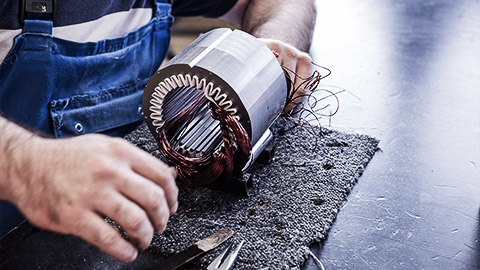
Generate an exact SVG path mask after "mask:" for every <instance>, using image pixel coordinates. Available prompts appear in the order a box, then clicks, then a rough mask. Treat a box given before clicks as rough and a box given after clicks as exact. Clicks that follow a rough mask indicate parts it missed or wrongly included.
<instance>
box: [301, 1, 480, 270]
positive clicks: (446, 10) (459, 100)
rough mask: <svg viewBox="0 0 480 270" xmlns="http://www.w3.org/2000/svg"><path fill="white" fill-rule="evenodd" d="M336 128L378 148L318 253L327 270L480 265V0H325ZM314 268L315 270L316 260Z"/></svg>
mask: <svg viewBox="0 0 480 270" xmlns="http://www.w3.org/2000/svg"><path fill="white" fill-rule="evenodd" d="M318 3H319V5H318V12H319V13H318V18H317V30H316V33H315V38H314V42H313V47H312V54H313V58H314V61H315V62H317V63H319V64H321V65H324V66H327V67H329V68H330V69H332V70H333V75H332V76H331V77H329V78H327V79H326V80H325V81H324V82H323V83H328V84H332V85H335V86H340V87H343V88H346V89H348V90H349V91H352V92H353V93H354V94H355V95H356V96H358V97H359V98H360V100H359V99H357V98H355V97H353V96H351V95H348V94H347V95H343V96H342V100H341V102H342V103H341V108H340V111H339V113H338V114H337V115H336V116H335V118H333V119H332V127H333V128H335V129H342V130H346V131H357V132H359V133H363V134H369V135H371V136H374V137H375V138H377V139H379V140H380V145H379V147H380V148H381V149H382V152H378V153H377V154H376V155H375V156H374V158H373V159H372V161H371V162H370V164H369V165H368V168H367V170H366V171H365V173H364V174H363V176H362V177H361V178H360V181H359V182H358V183H357V184H356V185H355V186H354V188H353V191H352V193H351V194H350V195H349V197H348V199H347V203H346V204H345V205H344V207H343V208H342V209H341V210H340V212H339V214H338V216H337V220H336V221H335V223H334V225H333V227H332V229H331V231H330V233H329V236H328V239H327V240H326V241H325V242H324V243H323V244H322V247H317V248H316V249H315V254H317V256H319V257H320V259H321V261H322V262H323V264H324V265H325V267H326V269H422V268H424V269H480V225H479V216H480V213H479V208H480V3H479V1H474V0H459V1H447V0H436V1H418V0H406V1H393V0H387V1H374V0H365V1H354V0H342V1H319V2H318ZM306 268H307V269H316V265H315V263H314V262H313V261H310V262H309V263H308V264H307V267H306Z"/></svg>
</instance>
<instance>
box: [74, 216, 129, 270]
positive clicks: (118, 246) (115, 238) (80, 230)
mask: <svg viewBox="0 0 480 270" xmlns="http://www.w3.org/2000/svg"><path fill="white" fill-rule="evenodd" d="M76 224H77V226H76V228H75V231H74V232H73V233H72V234H74V235H76V236H79V237H81V238H82V239H84V240H85V241H87V242H89V243H90V244H92V245H95V246H97V247H99V248H100V249H101V250H103V251H104V252H105V253H107V254H110V255H111V256H113V257H115V258H117V259H119V260H121V261H124V262H131V261H133V260H135V258H136V257H137V254H138V250H137V249H136V248H135V247H134V246H133V245H132V244H130V243H129V242H128V241H126V240H125V239H124V238H123V237H122V236H120V234H119V233H118V231H117V230H115V229H114V228H112V226H110V225H108V224H107V223H106V222H105V221H104V220H103V219H102V218H100V217H99V216H98V215H97V214H95V213H93V212H86V213H85V214H84V215H83V216H82V218H81V220H79V221H78V222H77V223H76Z"/></svg>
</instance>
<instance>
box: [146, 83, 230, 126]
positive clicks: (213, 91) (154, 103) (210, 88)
mask: <svg viewBox="0 0 480 270" xmlns="http://www.w3.org/2000/svg"><path fill="white" fill-rule="evenodd" d="M181 87H195V88H197V89H199V90H203V92H204V94H205V97H206V98H207V99H208V100H210V101H212V102H213V103H215V104H216V105H217V106H219V107H221V108H222V109H224V110H225V111H227V112H228V113H229V114H231V115H233V116H235V117H236V118H237V119H238V118H239V116H238V115H237V109H236V108H235V107H234V106H233V102H232V101H231V100H229V99H228V96H227V95H226V94H225V93H222V89H220V87H215V85H214V84H213V83H212V82H208V81H207V80H206V79H205V78H199V77H198V76H197V75H193V76H192V75H190V74H185V75H184V74H177V75H172V76H170V77H168V78H165V79H164V80H163V81H162V82H160V83H158V85H157V86H156V87H155V89H154V92H153V93H152V96H151V99H150V111H151V114H150V116H149V117H150V118H151V119H152V124H153V125H154V126H155V128H156V131H157V132H158V131H159V130H160V129H161V128H162V127H163V125H164V123H165V119H164V118H163V115H164V113H163V101H164V100H165V97H166V96H167V95H168V93H170V92H171V91H172V90H174V89H178V88H181Z"/></svg>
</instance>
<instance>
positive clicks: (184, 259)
mask: <svg viewBox="0 0 480 270" xmlns="http://www.w3.org/2000/svg"><path fill="white" fill-rule="evenodd" d="M232 235H233V231H232V229H230V228H223V229H221V230H219V231H217V232H216V233H214V234H212V235H210V236H209V237H207V238H205V239H202V240H200V241H198V242H196V243H195V244H193V245H191V246H189V247H188V248H186V249H184V250H183V251H180V252H179V253H177V254H175V255H172V256H171V257H169V258H167V259H166V260H164V261H162V262H161V268H160V269H163V270H174V269H179V268H180V267H181V266H183V265H185V264H187V263H189V262H191V261H192V260H194V259H195V258H197V257H198V256H200V255H202V254H204V253H205V252H207V251H209V250H211V249H214V248H216V247H217V246H219V245H220V244H222V243H223V242H225V240H227V239H228V238H230V237H231V236H232Z"/></svg>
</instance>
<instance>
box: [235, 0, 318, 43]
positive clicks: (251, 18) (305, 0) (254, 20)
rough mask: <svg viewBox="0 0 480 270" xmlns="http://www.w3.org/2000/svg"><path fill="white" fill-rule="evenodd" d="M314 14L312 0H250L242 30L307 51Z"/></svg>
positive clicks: (313, 23) (313, 24)
mask: <svg viewBox="0 0 480 270" xmlns="http://www.w3.org/2000/svg"><path fill="white" fill-rule="evenodd" d="M315 17H316V8H315V1H314V0H250V2H249V3H248V5H247V6H246V7H245V13H244V16H243V21H242V29H244V30H246V31H248V32H250V33H251V34H253V35H254V36H256V37H259V38H270V39H276V40H280V41H283V42H286V43H288V44H290V45H293V46H295V47H296V48H297V49H300V50H302V51H308V50H309V48H310V43H311V40H312V35H313V29H314V26H315Z"/></svg>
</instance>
